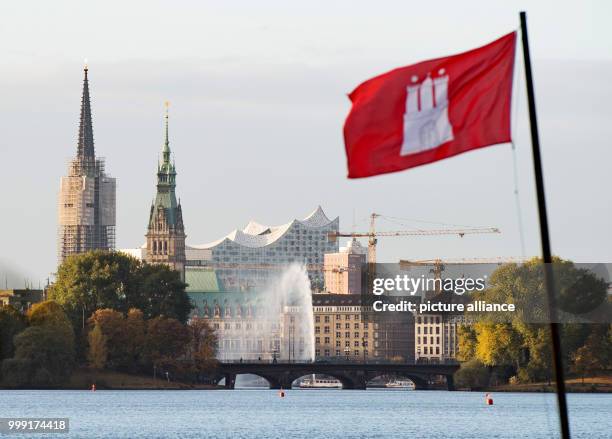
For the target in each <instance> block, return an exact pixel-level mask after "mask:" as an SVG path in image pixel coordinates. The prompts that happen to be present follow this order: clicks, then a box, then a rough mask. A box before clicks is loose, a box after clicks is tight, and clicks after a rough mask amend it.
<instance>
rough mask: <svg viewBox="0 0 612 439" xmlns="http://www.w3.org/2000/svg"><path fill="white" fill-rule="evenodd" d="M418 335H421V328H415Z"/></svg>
mask: <svg viewBox="0 0 612 439" xmlns="http://www.w3.org/2000/svg"><path fill="white" fill-rule="evenodd" d="M420 333H421V327H420V326H417V334H420Z"/></svg>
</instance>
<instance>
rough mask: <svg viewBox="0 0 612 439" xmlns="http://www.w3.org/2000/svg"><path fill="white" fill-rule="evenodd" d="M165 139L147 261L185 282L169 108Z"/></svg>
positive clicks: (149, 227) (166, 117)
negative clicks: (170, 136)
mask: <svg viewBox="0 0 612 439" xmlns="http://www.w3.org/2000/svg"><path fill="white" fill-rule="evenodd" d="M164 119H165V138H164V145H163V147H162V157H161V160H160V162H159V163H158V166H157V192H156V195H155V201H154V202H153V204H152V205H151V210H150V212H149V223H148V226H147V234H146V239H147V241H146V252H145V254H144V258H143V259H144V260H145V261H146V262H149V263H152V264H166V265H168V266H169V267H171V268H172V269H174V270H177V271H178V272H179V273H180V274H181V279H183V280H184V279H185V237H186V235H185V227H184V225H183V212H182V208H181V203H180V202H177V199H176V168H175V165H174V162H173V161H171V160H170V155H171V152H170V141H169V138H168V106H167V105H166V114H165V116H164Z"/></svg>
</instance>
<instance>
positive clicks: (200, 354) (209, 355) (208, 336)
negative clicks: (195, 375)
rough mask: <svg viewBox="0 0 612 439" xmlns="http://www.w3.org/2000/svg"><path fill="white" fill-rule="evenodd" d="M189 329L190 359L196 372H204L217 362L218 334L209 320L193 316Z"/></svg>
mask: <svg viewBox="0 0 612 439" xmlns="http://www.w3.org/2000/svg"><path fill="white" fill-rule="evenodd" d="M187 329H188V332H189V338H190V342H189V349H188V352H187V357H188V359H189V360H190V361H191V362H192V363H193V365H194V370H195V371H196V372H204V371H207V370H209V369H211V368H212V367H214V365H215V363H216V359H215V357H216V354H217V341H218V338H217V334H216V333H215V330H214V329H213V327H212V326H211V325H210V324H209V323H208V321H207V320H205V319H203V318H200V317H194V318H192V319H191V320H190V321H189V323H188V325H187Z"/></svg>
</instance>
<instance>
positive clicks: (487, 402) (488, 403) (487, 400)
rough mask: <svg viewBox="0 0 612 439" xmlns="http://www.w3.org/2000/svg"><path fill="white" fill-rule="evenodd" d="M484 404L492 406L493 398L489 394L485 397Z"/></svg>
mask: <svg viewBox="0 0 612 439" xmlns="http://www.w3.org/2000/svg"><path fill="white" fill-rule="evenodd" d="M485 404H487V405H493V397H492V396H491V395H490V394H489V393H487V394H486V395H485Z"/></svg>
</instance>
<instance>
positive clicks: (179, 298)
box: [131, 264, 192, 323]
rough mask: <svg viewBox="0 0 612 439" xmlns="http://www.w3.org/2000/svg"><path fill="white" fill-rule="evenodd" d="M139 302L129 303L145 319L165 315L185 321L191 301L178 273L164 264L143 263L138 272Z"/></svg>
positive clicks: (189, 310) (185, 285)
mask: <svg viewBox="0 0 612 439" xmlns="http://www.w3.org/2000/svg"><path fill="white" fill-rule="evenodd" d="M138 276H139V290H140V294H139V296H138V300H139V303H134V304H131V306H134V307H136V308H139V309H141V310H142V312H143V314H144V318H145V319H151V318H154V317H157V316H166V317H170V318H173V319H176V320H178V321H179V322H182V323H186V322H187V319H188V318H189V313H190V312H191V308H192V305H191V301H190V299H189V296H188V295H187V293H185V288H186V287H187V284H185V283H184V282H182V281H181V278H180V276H179V273H178V272H177V271H176V270H173V269H171V268H170V267H168V266H166V265H149V264H145V265H143V266H142V267H140V270H139V273H138Z"/></svg>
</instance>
